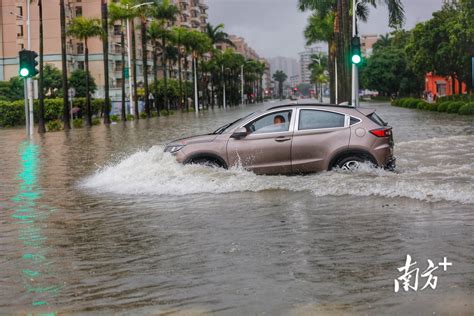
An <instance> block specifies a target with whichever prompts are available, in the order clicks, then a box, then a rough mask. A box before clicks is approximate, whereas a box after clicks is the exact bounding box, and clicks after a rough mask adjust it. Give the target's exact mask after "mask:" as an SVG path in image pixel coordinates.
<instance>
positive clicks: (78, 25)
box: [68, 16, 107, 126]
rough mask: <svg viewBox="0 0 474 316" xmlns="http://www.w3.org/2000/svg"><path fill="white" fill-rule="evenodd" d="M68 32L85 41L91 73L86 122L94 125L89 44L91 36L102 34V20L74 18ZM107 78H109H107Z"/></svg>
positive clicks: (86, 70) (87, 71)
mask: <svg viewBox="0 0 474 316" xmlns="http://www.w3.org/2000/svg"><path fill="white" fill-rule="evenodd" d="M68 34H69V35H70V36H73V37H75V38H77V39H79V40H82V41H84V59H85V62H84V65H85V72H86V73H87V74H89V75H88V76H85V78H84V79H85V88H86V92H85V94H86V95H85V97H86V111H87V120H86V123H87V125H88V126H92V108H91V93H90V87H89V84H90V73H89V46H88V40H89V38H91V37H97V36H102V34H103V30H102V26H101V21H100V20H99V19H89V18H85V17H83V16H79V17H76V18H74V19H73V20H72V21H71V24H70V25H69V30H68ZM106 80H107V78H106Z"/></svg>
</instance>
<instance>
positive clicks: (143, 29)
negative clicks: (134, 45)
mask: <svg viewBox="0 0 474 316" xmlns="http://www.w3.org/2000/svg"><path fill="white" fill-rule="evenodd" d="M141 33H142V64H143V86H144V88H145V97H144V100H145V112H146V116H147V117H148V118H150V117H151V112H150V100H149V99H148V96H149V95H150V89H149V88H148V54H147V45H146V42H147V38H146V20H145V19H144V18H143V19H142V27H141Z"/></svg>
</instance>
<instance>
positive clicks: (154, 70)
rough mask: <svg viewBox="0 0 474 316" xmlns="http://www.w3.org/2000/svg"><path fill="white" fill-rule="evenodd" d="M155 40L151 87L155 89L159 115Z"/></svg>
mask: <svg viewBox="0 0 474 316" xmlns="http://www.w3.org/2000/svg"><path fill="white" fill-rule="evenodd" d="M157 50H158V49H157V47H156V42H155V45H154V49H153V89H154V91H155V107H156V112H158V116H160V102H159V100H158V65H157V64H158V55H157V54H158V53H157Z"/></svg>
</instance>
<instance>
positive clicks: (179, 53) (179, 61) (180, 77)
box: [178, 43, 184, 111]
mask: <svg viewBox="0 0 474 316" xmlns="http://www.w3.org/2000/svg"><path fill="white" fill-rule="evenodd" d="M178 76H179V109H180V110H181V111H183V108H184V100H183V78H182V73H181V47H179V43H178Z"/></svg>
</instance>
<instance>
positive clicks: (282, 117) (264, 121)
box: [246, 110, 291, 134]
mask: <svg viewBox="0 0 474 316" xmlns="http://www.w3.org/2000/svg"><path fill="white" fill-rule="evenodd" d="M290 120H291V110H289V111H280V112H274V113H271V114H267V115H265V116H262V117H259V118H258V119H256V120H255V121H253V122H250V123H249V124H247V126H246V128H247V130H249V132H250V133H252V134H263V133H278V132H286V131H288V130H289V129H290Z"/></svg>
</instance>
